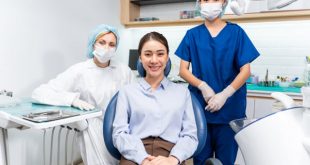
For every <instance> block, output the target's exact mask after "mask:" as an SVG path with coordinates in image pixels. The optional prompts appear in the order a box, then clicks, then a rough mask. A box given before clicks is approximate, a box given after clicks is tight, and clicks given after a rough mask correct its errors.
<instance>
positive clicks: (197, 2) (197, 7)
mask: <svg viewBox="0 0 310 165" xmlns="http://www.w3.org/2000/svg"><path fill="white" fill-rule="evenodd" d="M199 1H200V0H197V1H196V7H195V8H196V10H198V11H200V9H201V8H200V3H199ZM227 4H228V0H224V4H223V11H222V13H221V15H220V17H222V16H223V15H224V13H225V9H226V7H227Z"/></svg>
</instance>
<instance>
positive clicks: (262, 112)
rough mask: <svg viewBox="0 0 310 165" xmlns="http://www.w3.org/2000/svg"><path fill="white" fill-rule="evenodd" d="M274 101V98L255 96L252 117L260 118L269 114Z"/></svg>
mask: <svg viewBox="0 0 310 165" xmlns="http://www.w3.org/2000/svg"><path fill="white" fill-rule="evenodd" d="M274 102H275V100H273V99H263V98H255V102H254V103H255V110H254V118H261V117H264V116H267V115H269V114H271V113H272V112H273V110H272V105H273V103H274Z"/></svg>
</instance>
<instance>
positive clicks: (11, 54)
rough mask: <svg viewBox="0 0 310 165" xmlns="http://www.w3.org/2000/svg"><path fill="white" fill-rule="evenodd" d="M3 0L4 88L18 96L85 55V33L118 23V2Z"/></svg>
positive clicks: (0, 61)
mask: <svg viewBox="0 0 310 165" xmlns="http://www.w3.org/2000/svg"><path fill="white" fill-rule="evenodd" d="M0 4H1V5H0V27H1V28H0V36H1V37H0V73H1V81H0V90H1V89H8V90H12V91H13V92H14V94H16V95H20V96H29V94H30V93H31V91H32V90H33V89H34V88H35V87H36V86H38V85H39V84H41V83H43V82H46V81H47V80H48V79H50V78H53V77H55V76H56V75H57V74H58V73H60V72H62V71H64V69H66V68H68V67H69V66H70V65H72V64H74V63H76V62H79V61H82V60H84V59H86V46H87V37H88V34H89V33H90V31H91V30H92V29H93V28H94V27H95V26H96V25H98V24H101V23H107V24H110V25H114V26H117V27H119V26H120V21H119V9H118V8H119V1H118V0H92V1H85V0H65V1H63V0H53V1H50V0H26V1H25V0H10V1H9V0H0Z"/></svg>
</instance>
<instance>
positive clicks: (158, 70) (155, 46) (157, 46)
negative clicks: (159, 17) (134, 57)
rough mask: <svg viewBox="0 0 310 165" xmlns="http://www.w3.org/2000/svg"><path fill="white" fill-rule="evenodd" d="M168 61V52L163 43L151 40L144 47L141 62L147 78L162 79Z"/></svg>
mask: <svg viewBox="0 0 310 165" xmlns="http://www.w3.org/2000/svg"><path fill="white" fill-rule="evenodd" d="M168 59H169V58H168V50H167V48H166V46H165V45H163V44H162V43H161V42H159V41H156V40H153V39H151V40H148V41H146V42H145V43H144V45H143V46H142V49H141V54H140V60H141V62H142V65H143V68H144V69H145V71H146V78H152V79H154V78H155V79H162V78H163V77H164V70H165V67H166V64H167V62H168Z"/></svg>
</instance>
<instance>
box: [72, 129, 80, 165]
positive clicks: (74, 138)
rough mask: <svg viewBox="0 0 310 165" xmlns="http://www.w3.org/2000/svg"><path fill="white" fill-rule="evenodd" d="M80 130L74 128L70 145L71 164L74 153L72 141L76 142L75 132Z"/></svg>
mask: <svg viewBox="0 0 310 165" xmlns="http://www.w3.org/2000/svg"><path fill="white" fill-rule="evenodd" d="M78 132H80V131H79V130H78V129H76V128H74V135H73V139H72V145H71V165H73V154H74V146H75V144H74V142H76V133H78Z"/></svg>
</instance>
